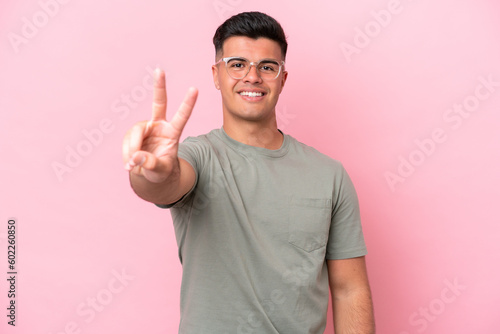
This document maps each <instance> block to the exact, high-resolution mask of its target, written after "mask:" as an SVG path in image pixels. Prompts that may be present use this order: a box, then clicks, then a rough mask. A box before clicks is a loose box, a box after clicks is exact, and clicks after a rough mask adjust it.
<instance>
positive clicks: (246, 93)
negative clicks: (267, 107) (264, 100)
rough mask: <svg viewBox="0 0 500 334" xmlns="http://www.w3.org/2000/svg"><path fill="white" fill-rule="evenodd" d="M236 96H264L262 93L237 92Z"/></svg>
mask: <svg viewBox="0 0 500 334" xmlns="http://www.w3.org/2000/svg"><path fill="white" fill-rule="evenodd" d="M238 94H240V95H243V96H250V97H257V96H264V93H259V92H239V93H238Z"/></svg>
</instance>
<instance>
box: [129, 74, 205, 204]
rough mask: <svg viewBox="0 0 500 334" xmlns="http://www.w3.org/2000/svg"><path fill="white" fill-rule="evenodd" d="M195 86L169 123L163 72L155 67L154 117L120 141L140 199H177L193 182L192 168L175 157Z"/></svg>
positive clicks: (191, 107) (156, 201) (190, 107)
mask: <svg viewBox="0 0 500 334" xmlns="http://www.w3.org/2000/svg"><path fill="white" fill-rule="evenodd" d="M197 95H198V92H197V90H196V89H190V90H188V93H187V95H186V97H185V98H184V101H183V102H182V104H181V106H180V107H179V110H178V111H177V113H176V114H175V115H174V116H173V117H172V120H171V121H170V122H167V120H166V113H167V91H166V87H165V73H163V71H160V70H158V69H157V70H156V78H155V86H154V96H153V117H152V119H151V120H150V121H143V122H139V123H137V124H135V125H134V126H133V127H132V128H131V129H130V130H129V131H128V132H127V134H126V135H125V138H124V141H123V160H124V163H125V168H126V169H127V170H128V171H129V174H130V185H131V186H132V189H133V190H134V191H135V193H136V194H137V195H138V196H139V197H141V198H142V199H144V200H146V201H149V202H152V203H156V204H170V203H173V202H176V201H177V200H179V199H180V198H181V197H182V196H184V195H185V194H186V193H187V192H188V191H189V190H190V189H191V188H192V187H193V185H194V182H195V179H196V175H195V171H194V169H193V167H191V165H190V164H189V163H188V162H186V161H185V160H183V159H179V158H178V156H177V152H178V148H179V140H180V136H181V133H182V130H183V129H184V126H185V125H186V123H187V121H188V119H189V116H190V115H191V112H192V110H193V107H194V104H195V102H196V98H197Z"/></svg>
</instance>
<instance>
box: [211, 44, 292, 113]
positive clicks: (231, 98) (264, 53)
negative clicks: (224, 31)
mask: <svg viewBox="0 0 500 334" xmlns="http://www.w3.org/2000/svg"><path fill="white" fill-rule="evenodd" d="M223 57H243V58H246V59H248V60H249V61H251V62H258V61H259V60H261V59H274V60H277V61H278V62H279V63H281V61H282V60H283V57H282V54H281V48H280V46H279V44H278V43H277V42H275V41H272V40H270V39H267V38H258V39H252V38H248V37H244V36H233V37H230V38H228V39H226V40H225V41H224V44H223V54H222V55H220V57H218V59H220V58H223ZM218 59H217V60H218ZM225 66H226V65H225V63H224V62H223V61H222V62H220V63H219V64H217V65H214V66H212V73H213V78H214V84H215V87H216V88H217V89H219V90H220V91H221V95H222V104H223V113H224V118H225V119H226V118H227V117H232V118H235V119H240V120H247V121H255V122H259V121H266V120H269V119H272V118H275V106H276V103H277V102H278V97H279V94H280V93H281V91H282V89H283V86H284V85H285V81H286V78H287V75H288V73H287V72H284V71H283V69H282V71H281V73H280V74H279V76H278V77H277V78H276V79H274V80H269V79H264V80H263V79H262V78H261V77H260V76H259V73H258V72H257V69H256V67H255V66H251V68H250V72H249V73H248V74H247V75H246V76H245V77H244V78H243V79H239V80H237V79H233V78H232V77H230V76H229V74H228V73H227V71H226V68H225ZM242 92H258V93H262V96H248V95H245V94H241V93H242Z"/></svg>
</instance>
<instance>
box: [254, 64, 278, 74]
mask: <svg viewBox="0 0 500 334" xmlns="http://www.w3.org/2000/svg"><path fill="white" fill-rule="evenodd" d="M259 69H260V70H261V71H263V72H277V71H278V69H279V65H278V64H276V63H264V64H260V66H259Z"/></svg>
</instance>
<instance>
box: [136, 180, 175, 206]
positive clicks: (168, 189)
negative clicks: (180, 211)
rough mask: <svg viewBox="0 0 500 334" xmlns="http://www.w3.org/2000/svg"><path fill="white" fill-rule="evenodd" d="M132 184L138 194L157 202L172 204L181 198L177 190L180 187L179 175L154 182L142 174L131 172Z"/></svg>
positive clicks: (146, 199) (147, 199)
mask: <svg viewBox="0 0 500 334" xmlns="http://www.w3.org/2000/svg"><path fill="white" fill-rule="evenodd" d="M130 186H131V187H132V189H133V190H134V192H135V193H136V194H137V196H139V197H140V198H142V199H143V200H145V201H148V202H151V203H155V204H170V203H173V202H175V201H176V200H178V199H179V198H180V196H179V195H178V191H177V190H178V189H179V178H178V177H171V178H169V179H167V180H165V181H164V182H161V183H153V182H150V181H148V180H147V179H146V178H145V177H144V176H142V175H137V174H133V173H130ZM181 196H182V195H181ZM177 197H179V198H177Z"/></svg>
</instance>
